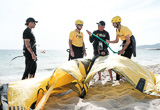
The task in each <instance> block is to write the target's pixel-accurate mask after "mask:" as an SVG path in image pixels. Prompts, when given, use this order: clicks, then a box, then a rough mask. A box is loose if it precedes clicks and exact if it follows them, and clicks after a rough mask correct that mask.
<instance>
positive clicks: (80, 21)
mask: <svg viewBox="0 0 160 110" xmlns="http://www.w3.org/2000/svg"><path fill="white" fill-rule="evenodd" d="M77 24H83V21H82V20H76V22H75V25H77Z"/></svg>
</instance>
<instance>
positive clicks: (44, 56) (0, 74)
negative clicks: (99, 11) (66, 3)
mask: <svg viewBox="0 0 160 110" xmlns="http://www.w3.org/2000/svg"><path fill="white" fill-rule="evenodd" d="M22 53H23V51H22V50H0V84H2V83H7V82H11V81H16V80H21V78H22V75H23V72H24V69H25V58H24V57H19V58H16V59H15V60H13V61H12V62H11V59H12V58H14V57H16V56H21V55H23V54H22ZM87 53H88V57H89V58H91V56H92V52H87ZM110 53H111V52H110ZM37 54H38V61H37V71H36V75H35V77H37V76H41V75H52V73H53V72H54V70H55V68H57V67H58V66H60V65H61V64H63V63H64V62H66V61H68V52H66V51H65V50H47V51H46V52H45V53H41V50H38V51H37ZM159 55H160V50H137V57H132V60H133V61H135V62H137V63H139V64H141V65H144V66H146V65H154V64H160V57H159Z"/></svg>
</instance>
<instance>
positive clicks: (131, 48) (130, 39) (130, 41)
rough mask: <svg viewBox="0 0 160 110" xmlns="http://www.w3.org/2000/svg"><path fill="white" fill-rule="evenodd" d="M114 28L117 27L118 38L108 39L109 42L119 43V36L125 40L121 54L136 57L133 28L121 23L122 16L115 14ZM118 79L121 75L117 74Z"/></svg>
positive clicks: (113, 19)
mask: <svg viewBox="0 0 160 110" xmlns="http://www.w3.org/2000/svg"><path fill="white" fill-rule="evenodd" d="M111 22H112V23H113V26H114V28H116V39H115V40H113V41H107V43H118V42H119V38H120V39H121V40H122V41H123V44H122V46H123V48H122V50H120V51H119V54H120V55H122V56H124V57H127V58H129V59H131V57H132V54H133V56H134V57H136V40H135V38H134V36H133V34H132V32H131V30H130V29H129V28H128V27H126V26H123V25H121V17H120V16H115V17H113V18H112V21H111ZM116 79H117V80H119V79H120V76H119V75H118V74H116Z"/></svg>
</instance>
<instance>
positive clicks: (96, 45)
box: [87, 21, 113, 80]
mask: <svg viewBox="0 0 160 110" xmlns="http://www.w3.org/2000/svg"><path fill="white" fill-rule="evenodd" d="M97 24H98V30H96V31H94V32H93V34H95V35H97V36H98V37H100V38H101V39H103V40H105V41H106V40H110V36H109V33H108V32H107V31H105V30H104V28H105V22H104V21H100V22H99V23H97ZM87 33H88V34H89V36H90V37H89V40H90V42H91V43H93V51H94V57H93V62H94V61H95V59H96V58H98V57H99V56H106V55H109V51H108V46H107V45H106V44H105V43H104V42H102V41H101V40H99V39H98V38H96V37H94V36H93V35H92V34H91V32H89V31H87ZM108 72H109V75H110V78H111V80H113V77H112V71H111V70H108ZM98 75H99V80H101V72H100V71H99V72H98Z"/></svg>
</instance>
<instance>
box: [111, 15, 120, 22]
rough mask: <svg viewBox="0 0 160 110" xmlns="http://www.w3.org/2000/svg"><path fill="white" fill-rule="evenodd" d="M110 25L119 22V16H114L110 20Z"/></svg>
mask: <svg viewBox="0 0 160 110" xmlns="http://www.w3.org/2000/svg"><path fill="white" fill-rule="evenodd" d="M111 22H112V23H115V22H121V17H120V16H115V17H113V18H112V21H111Z"/></svg>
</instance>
